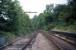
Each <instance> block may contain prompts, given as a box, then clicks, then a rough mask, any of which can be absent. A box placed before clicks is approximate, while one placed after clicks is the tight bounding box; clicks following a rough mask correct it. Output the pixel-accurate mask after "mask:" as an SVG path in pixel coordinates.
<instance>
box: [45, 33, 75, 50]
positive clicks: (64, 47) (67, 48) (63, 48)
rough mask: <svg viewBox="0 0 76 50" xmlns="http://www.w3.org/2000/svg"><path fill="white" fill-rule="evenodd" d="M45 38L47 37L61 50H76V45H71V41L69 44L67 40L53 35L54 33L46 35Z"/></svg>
mask: <svg viewBox="0 0 76 50" xmlns="http://www.w3.org/2000/svg"><path fill="white" fill-rule="evenodd" d="M53 33H54V32H53ZM55 33H56V32H55ZM44 36H46V38H47V39H49V40H50V41H52V42H53V43H54V45H56V46H57V48H58V49H59V50H76V46H75V45H73V44H76V43H73V44H71V42H70V41H69V42H68V41H67V40H68V39H66V38H62V37H59V36H58V35H56V34H55V35H54V34H52V32H50V33H47V34H46V33H45V35H44ZM65 39H66V40H65Z"/></svg>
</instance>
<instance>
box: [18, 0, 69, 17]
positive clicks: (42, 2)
mask: <svg viewBox="0 0 76 50" xmlns="http://www.w3.org/2000/svg"><path fill="white" fill-rule="evenodd" d="M19 1H20V5H21V6H22V9H23V10H24V11H33V12H38V13H28V14H29V16H30V18H32V17H33V16H34V15H38V14H39V13H41V12H43V10H45V8H46V5H47V4H65V3H67V0H19Z"/></svg>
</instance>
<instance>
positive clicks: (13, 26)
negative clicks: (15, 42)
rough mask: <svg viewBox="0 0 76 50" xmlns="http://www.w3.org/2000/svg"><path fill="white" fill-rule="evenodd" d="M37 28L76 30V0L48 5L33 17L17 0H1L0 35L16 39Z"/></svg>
mask: <svg viewBox="0 0 76 50" xmlns="http://www.w3.org/2000/svg"><path fill="white" fill-rule="evenodd" d="M36 30H47V31H50V30H61V31H76V0H68V3H67V4H64V5H60V4H59V5H57V6H56V7H54V6H53V5H52V4H50V5H46V9H45V10H44V12H43V13H40V14H39V15H38V16H36V15H35V16H34V18H33V19H30V18H29V16H28V14H26V13H25V12H24V11H23V10H22V8H21V6H20V4H19V2H18V1H17V0H0V35H2V36H5V37H6V38H9V39H14V38H16V37H17V36H25V35H26V34H29V33H31V32H32V31H36ZM12 37H13V38H12Z"/></svg>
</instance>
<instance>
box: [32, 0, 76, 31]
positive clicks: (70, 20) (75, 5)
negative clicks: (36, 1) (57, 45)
mask: <svg viewBox="0 0 76 50" xmlns="http://www.w3.org/2000/svg"><path fill="white" fill-rule="evenodd" d="M34 19H35V20H34ZM34 19H33V20H34V25H35V26H34V27H35V28H36V29H44V30H47V31H49V30H60V31H73V32H75V31H76V0H68V3H67V4H59V5H56V7H54V6H53V5H52V4H51V5H46V9H45V10H44V12H43V13H41V14H40V15H38V16H35V17H34Z"/></svg>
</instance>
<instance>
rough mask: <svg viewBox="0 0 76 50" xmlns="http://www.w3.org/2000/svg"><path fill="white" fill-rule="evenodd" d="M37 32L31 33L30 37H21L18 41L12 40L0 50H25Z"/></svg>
mask: <svg viewBox="0 0 76 50" xmlns="http://www.w3.org/2000/svg"><path fill="white" fill-rule="evenodd" d="M36 35H37V33H36V32H35V33H34V34H32V36H31V37H30V38H22V39H19V40H18V41H15V42H13V43H12V44H9V45H6V46H4V47H2V48H0V50H25V49H26V48H28V46H31V45H32V43H33V42H34V39H35V38H36Z"/></svg>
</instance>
